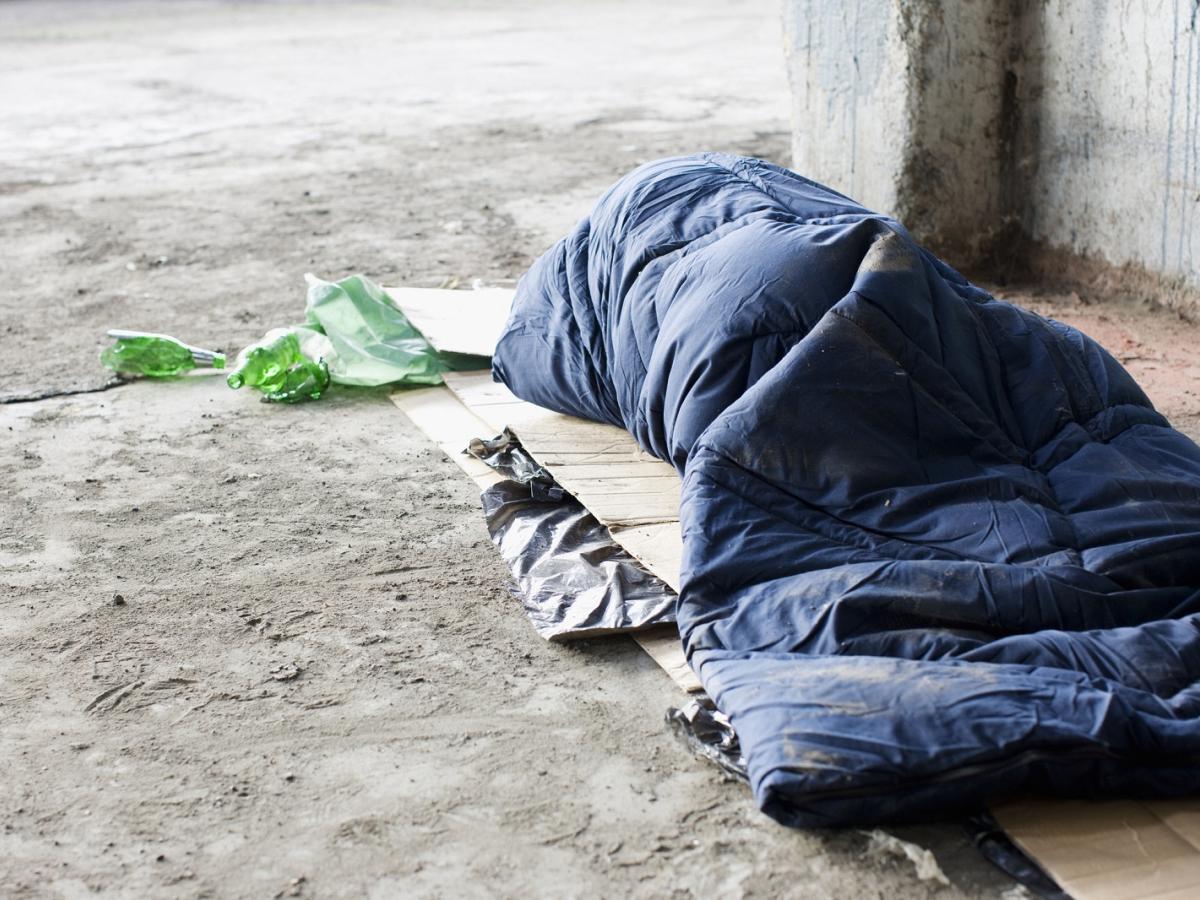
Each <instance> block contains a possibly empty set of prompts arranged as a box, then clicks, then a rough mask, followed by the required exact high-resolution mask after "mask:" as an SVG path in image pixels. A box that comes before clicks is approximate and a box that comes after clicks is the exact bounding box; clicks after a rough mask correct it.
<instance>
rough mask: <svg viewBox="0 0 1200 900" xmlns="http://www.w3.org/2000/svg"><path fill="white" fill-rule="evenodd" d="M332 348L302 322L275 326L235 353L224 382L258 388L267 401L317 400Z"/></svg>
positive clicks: (325, 381) (325, 379)
mask: <svg viewBox="0 0 1200 900" xmlns="http://www.w3.org/2000/svg"><path fill="white" fill-rule="evenodd" d="M330 355H332V348H331V347H330V345H329V340H328V339H327V338H326V337H325V335H323V334H321V333H320V332H318V331H314V330H313V329H311V328H306V327H304V326H302V325H299V326H296V327H295V328H275V329H273V330H271V331H268V332H267V333H266V335H264V336H263V338H262V339H261V340H259V341H257V342H255V343H253V344H251V345H250V346H248V347H245V348H243V350H242V352H241V353H239V354H238V357H237V362H236V364H235V366H234V369H233V371H231V372H230V373H229V377H228V378H226V379H225V381H226V383H227V384H228V385H229V386H230V387H231V388H234V389H237V388H240V387H241V386H242V385H244V384H245V385H249V386H250V387H254V388H258V389H259V390H260V391H262V394H263V399H264V400H267V401H269V402H271V403H302V402H304V401H305V400H318V399H320V397H321V395H322V394H324V393H325V390H326V389H327V388H328V387H329V364H328V363H327V362H326V358H327V357H329V356H330Z"/></svg>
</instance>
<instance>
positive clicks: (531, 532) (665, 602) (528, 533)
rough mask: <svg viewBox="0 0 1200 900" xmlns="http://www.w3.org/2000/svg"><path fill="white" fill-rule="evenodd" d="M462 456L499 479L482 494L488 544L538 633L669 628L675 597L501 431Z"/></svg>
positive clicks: (567, 636)
mask: <svg viewBox="0 0 1200 900" xmlns="http://www.w3.org/2000/svg"><path fill="white" fill-rule="evenodd" d="M467 452H468V453H470V454H471V455H472V456H474V457H475V458H476V459H479V460H482V461H483V462H484V463H486V464H487V465H489V466H490V467H491V468H493V469H494V470H496V471H497V472H499V473H500V474H502V475H504V476H505V478H506V480H505V481H502V482H499V483H497V484H495V485H493V486H491V487H489V488H487V489H486V490H485V491H484V492H483V494H482V495H481V500H482V503H483V512H484V517H485V519H486V521H487V528H488V533H489V534H490V535H491V537H492V542H493V543H494V544H495V545H496V548H497V549H498V550H499V551H500V555H501V556H502V557H503V558H504V561H505V562H506V563H507V564H508V567H509V569H510V570H511V571H512V573H513V577H514V578H515V579H516V583H517V586H516V590H515V593H516V594H517V595H518V597H519V598H520V600H521V603H522V605H523V606H524V607H525V612H526V613H527V614H528V616H529V618H530V620H531V621H532V622H533V626H534V628H535V629H537V632H538V634H540V635H541V636H542V637H544V638H545V639H547V640H551V641H566V640H572V639H577V638H585V637H594V636H596V635H600V634H618V633H622V632H630V631H638V630H640V629H643V628H646V627H648V626H650V625H661V624H665V623H671V622H674V621H675V599H676V598H675V592H674V591H672V590H671V589H670V588H669V587H668V586H667V585H666V584H665V583H664V582H663V581H661V580H659V579H658V578H656V577H655V576H653V575H651V574H650V573H649V572H648V571H646V570H645V569H644V568H642V566H641V565H640V564H639V563H638V562H637V560H635V559H634V558H633V557H632V556H630V555H629V554H628V553H627V552H626V551H625V550H624V549H622V548H621V547H620V546H619V545H618V544H617V543H616V542H615V541H613V539H612V536H611V535H610V534H609V531H608V528H606V527H605V526H604V525H602V524H601V523H600V522H599V521H597V520H596V518H595V517H594V516H592V514H591V513H589V512H588V511H587V508H586V507H584V506H583V504H581V503H580V502H579V501H578V500H576V499H575V498H574V497H572V496H571V495H570V494H568V493H567V492H566V491H565V490H563V488H562V487H561V486H560V485H559V484H558V483H557V482H556V481H555V480H554V478H553V477H552V476H551V475H550V473H549V472H547V471H546V470H545V469H543V468H542V467H541V466H540V465H538V463H537V462H536V461H535V460H534V459H533V458H532V457H531V456H530V455H529V454H528V453H527V452H526V451H525V449H524V448H523V447H522V446H521V443H520V441H519V440H518V439H517V438H516V436H515V435H513V434H512V433H511V432H510V431H508V430H507V429H506V430H505V431H504V433H503V434H501V435H499V436H497V437H495V438H493V439H492V440H490V441H483V440H478V439H476V440H474V441H472V442H471V444H470V446H469V447H468V448H467Z"/></svg>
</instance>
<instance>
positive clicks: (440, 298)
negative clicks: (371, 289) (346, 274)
mask: <svg viewBox="0 0 1200 900" xmlns="http://www.w3.org/2000/svg"><path fill="white" fill-rule="evenodd" d="M384 290H385V291H387V293H388V295H389V296H390V297H391V298H392V300H393V301H394V302H395V303H396V305H397V306H399V307H400V311H401V312H403V313H404V315H405V316H407V317H408V321H409V322H411V323H412V325H413V327H415V328H416V329H417V330H418V331H419V332H421V334H423V335H424V336H425V340H427V341H429V343H431V344H433V347H434V349H435V350H437V351H438V352H439V353H461V354H465V355H468V356H491V355H492V351H494V350H495V349H496V340H497V338H498V337H499V336H500V333H501V332H502V331H503V330H504V323H505V321H507V319H508V310H509V307H510V306H512V298H513V293H514V291H513V289H512V288H480V289H479V290H475V291H449V290H444V289H441V288H410V287H389V288H384Z"/></svg>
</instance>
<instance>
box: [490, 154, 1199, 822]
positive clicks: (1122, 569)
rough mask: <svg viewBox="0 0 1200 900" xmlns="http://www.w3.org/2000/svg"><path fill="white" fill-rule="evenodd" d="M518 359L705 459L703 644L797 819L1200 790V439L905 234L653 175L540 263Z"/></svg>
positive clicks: (691, 510) (781, 190) (1071, 339)
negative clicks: (1030, 792)
mask: <svg viewBox="0 0 1200 900" xmlns="http://www.w3.org/2000/svg"><path fill="white" fill-rule="evenodd" d="M493 373H494V376H495V378H496V379H497V380H498V381H502V382H504V383H505V384H506V385H508V387H509V388H510V389H511V390H512V391H513V392H514V393H516V394H517V395H518V396H519V397H522V398H524V399H526V400H529V401H532V402H534V403H538V404H541V405H542V406H546V407H549V408H551V409H555V410H559V411H561V412H564V413H569V414H572V415H576V416H583V417H585V418H588V419H594V420H597V421H601V422H611V423H614V424H616V425H620V426H622V427H624V428H626V429H628V430H629V432H630V433H631V434H632V435H633V436H634V437H635V438H636V439H637V441H638V443H639V444H640V445H641V446H642V447H643V448H645V449H646V450H648V451H649V452H651V453H653V454H655V455H656V456H658V457H661V458H662V459H664V460H668V461H670V462H671V463H673V464H674V466H675V467H676V469H678V471H679V473H680V475H681V477H682V479H683V491H682V500H681V504H680V519H681V524H682V531H683V543H684V555H683V564H682V572H681V579H682V590H681V593H680V596H679V605H678V618H679V626H680V631H681V635H682V639H683V643H684V647H685V649H686V652H687V656H688V659H689V661H690V663H691V665H692V667H693V668H694V669H695V671H696V672H697V674H698V675H699V677H700V679H701V681H702V682H703V684H704V686H705V689H706V690H707V691H708V693H709V694H710V695H711V696H712V697H713V698H714V700H715V701H716V703H717V705H718V707H719V708H720V709H721V710H722V711H723V712H724V713H725V714H726V715H728V716H729V717H730V719H731V720H732V723H733V726H734V728H735V730H736V731H737V734H738V736H739V738H740V740H741V744H742V748H743V751H744V753H745V755H746V759H747V765H748V769H749V773H750V778H751V784H752V787H753V789H754V792H755V795H756V798H757V800H758V802H759V804H760V805H761V806H762V808H763V809H764V810H765V811H766V812H767V813H769V814H770V815H772V816H773V817H775V818H776V819H778V820H779V821H781V822H784V823H788V824H793V825H826V824H829V825H832V824H866V823H875V822H881V821H889V820H897V819H911V818H914V817H922V816H930V815H945V814H948V813H950V812H952V811H956V810H961V809H965V808H970V807H976V806H978V805H979V804H981V803H982V802H984V801H986V800H987V799H988V798H991V797H994V796H996V795H1001V794H1007V793H1010V792H1012V791H1015V790H1017V789H1019V788H1032V789H1038V790H1046V791H1052V792H1055V793H1059V794H1068V795H1077V796H1106V797H1107V796H1111V795H1114V794H1134V795H1138V796H1148V795H1155V796H1163V795H1177V794H1183V793H1186V792H1191V791H1195V790H1196V789H1197V788H1198V787H1200V765H1198V763H1200V449H1198V448H1197V446H1196V445H1195V444H1194V443H1193V442H1192V441H1191V440H1189V439H1188V438H1186V437H1184V436H1183V435H1182V434H1180V433H1179V432H1177V431H1175V430H1174V429H1172V428H1171V426H1170V425H1169V424H1168V422H1167V421H1166V420H1165V419H1164V418H1163V417H1162V416H1161V415H1160V414H1159V413H1158V412H1156V411H1155V409H1154V407H1153V406H1152V405H1151V403H1150V401H1149V400H1148V399H1147V398H1146V396H1145V395H1144V394H1143V393H1142V391H1141V390H1140V389H1139V388H1138V386H1137V384H1135V383H1134V381H1133V379H1132V378H1131V377H1130V376H1129V374H1128V373H1127V372H1126V371H1125V370H1124V369H1123V368H1122V367H1121V366H1120V365H1119V364H1118V363H1117V362H1116V361H1115V360H1114V359H1113V358H1112V357H1111V356H1110V355H1109V354H1108V353H1106V352H1105V351H1104V350H1103V349H1102V348H1101V347H1100V346H1098V345H1097V344H1096V343H1095V342H1094V341H1092V340H1091V339H1089V338H1088V337H1086V336H1085V335H1083V334H1081V333H1080V332H1078V331H1076V330H1075V329H1073V328H1069V327H1067V326H1065V325H1062V324H1060V323H1058V322H1055V321H1052V320H1049V319H1045V318H1042V317H1040V316H1038V315H1035V314H1034V313H1031V312H1028V311H1027V310H1023V309H1020V308H1018V307H1016V306H1012V305H1010V304H1008V303H1003V302H1001V301H998V300H995V299H993V298H992V297H990V296H989V295H988V294H986V293H985V292H984V291H982V290H980V289H979V288H977V287H975V286H974V285H972V284H970V283H969V282H967V281H966V280H965V279H964V278H963V277H962V276H961V275H959V274H958V273H957V272H955V271H954V270H953V269H951V268H950V267H949V266H947V265H946V264H945V263H943V262H941V261H940V260H939V259H937V258H936V257H934V256H933V255H932V254H930V253H929V252H927V251H926V250H923V249H922V248H921V247H920V246H918V245H917V244H916V243H915V241H914V240H913V239H912V237H911V236H910V235H909V234H908V232H907V231H906V230H905V229H904V228H903V227H902V226H901V225H900V224H899V223H898V222H896V221H894V220H892V219H890V218H888V217H886V216H882V215H879V214H876V213H873V212H870V211H869V210H867V209H864V208H863V207H862V206H860V205H859V204H857V203H855V202H854V201H852V200H850V199H848V198H846V197H844V196H842V195H841V194H838V193H837V192H835V191H832V190H830V189H829V188H826V187H822V186H821V185H819V184H815V183H813V182H811V181H809V180H807V179H805V178H802V177H801V176H799V175H796V174H794V173H792V172H789V171H787V170H785V169H782V168H780V167H778V166H774V165H771V164H770V163H767V162H764V161H762V160H756V159H744V158H739V157H733V156H726V155H722V154H717V153H705V154H700V155H696V156H687V157H679V158H674V159H665V160H660V161H657V162H653V163H650V164H648V165H645V166H642V167H641V168H639V169H638V170H637V171H635V172H633V173H632V174H630V175H628V176H626V177H625V178H623V179H621V181H619V182H618V183H617V184H616V185H615V186H613V187H612V188H611V189H610V190H609V191H608V192H607V193H606V194H605V195H604V196H603V197H602V198H601V199H600V201H599V202H598V203H597V204H596V207H595V209H594V210H593V211H592V212H591V214H590V215H589V216H588V217H587V218H586V219H584V220H583V221H582V222H580V223H579V224H578V225H577V226H576V227H575V228H574V230H572V231H571V233H570V234H568V235H567V236H566V237H565V238H563V239H562V240H561V241H560V242H559V243H558V244H557V245H555V246H554V247H553V248H552V249H551V250H550V251H549V252H548V253H546V255H545V256H543V257H542V258H541V259H539V260H538V261H537V262H536V263H535V264H534V266H533V267H532V269H530V271H529V272H528V273H527V274H526V275H525V276H524V278H523V279H522V280H521V282H520V285H519V287H518V289H517V294H516V298H515V300H514V302H513V306H512V312H511V315H510V319H509V322H508V325H507V327H506V329H505V331H504V334H503V336H502V338H501V339H500V341H499V344H498V346H497V349H496V354H495V356H494V361H493Z"/></svg>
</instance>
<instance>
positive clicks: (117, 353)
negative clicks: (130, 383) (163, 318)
mask: <svg viewBox="0 0 1200 900" xmlns="http://www.w3.org/2000/svg"><path fill="white" fill-rule="evenodd" d="M108 336H109V337H111V338H115V339H116V343H114V344H113V345H112V346H111V347H106V348H105V349H104V351H103V352H102V353H101V354H100V362H101V363H103V364H104V365H105V366H107V367H108V368H110V369H112V370H113V371H114V372H120V373H121V374H122V375H149V376H150V377H151V378H168V377H170V376H172V375H182V374H183V373H184V372H187V371H189V370H191V369H195V368H197V367H210V368H213V369H223V368H224V367H225V356H224V354H222V353H218V352H216V351H215V350H204V349H202V348H200V347H193V346H191V345H190V344H185V343H184V342H183V341H181V340H179V339H178V338H173V337H171V336H170V335H166V334H150V333H148V332H144V331H110V332H108Z"/></svg>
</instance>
